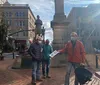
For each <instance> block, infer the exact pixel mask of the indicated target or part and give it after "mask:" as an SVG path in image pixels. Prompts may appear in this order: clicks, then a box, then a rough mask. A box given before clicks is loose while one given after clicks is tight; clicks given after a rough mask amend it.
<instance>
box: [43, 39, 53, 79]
mask: <svg viewBox="0 0 100 85" xmlns="http://www.w3.org/2000/svg"><path fill="white" fill-rule="evenodd" d="M51 53H52V47H51V46H50V45H49V40H48V39H47V40H46V41H45V43H44V45H43V61H42V74H43V78H50V76H49V69H50V56H49V55H50V54H51Z"/></svg>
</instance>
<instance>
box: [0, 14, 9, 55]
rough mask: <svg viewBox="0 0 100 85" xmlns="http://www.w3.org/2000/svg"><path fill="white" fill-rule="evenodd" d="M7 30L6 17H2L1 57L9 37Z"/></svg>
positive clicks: (0, 25) (0, 31)
mask: <svg viewBox="0 0 100 85" xmlns="http://www.w3.org/2000/svg"><path fill="white" fill-rule="evenodd" d="M7 28H8V25H7V24H6V23H5V20H4V16H2V19H1V22H0V50H1V53H0V54H1V55H2V53H3V47H4V45H5V44H6V37H7Z"/></svg>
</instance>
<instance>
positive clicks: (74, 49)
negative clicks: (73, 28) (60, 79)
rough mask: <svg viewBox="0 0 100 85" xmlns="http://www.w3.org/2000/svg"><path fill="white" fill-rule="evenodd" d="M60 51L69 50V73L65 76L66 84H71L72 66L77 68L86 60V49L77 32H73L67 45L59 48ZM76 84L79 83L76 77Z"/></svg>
mask: <svg viewBox="0 0 100 85" xmlns="http://www.w3.org/2000/svg"><path fill="white" fill-rule="evenodd" d="M59 52H60V53H63V52H67V55H68V64H67V65H68V67H67V74H66V76H65V84H64V85H69V79H70V73H71V69H72V67H73V68H74V69H75V68H77V67H78V66H80V64H83V63H84V62H85V49H84V46H83V44H82V42H81V41H79V40H78V35H77V33H76V32H72V33H71V40H70V41H68V43H67V44H66V45H65V47H64V48H63V49H61V50H59ZM74 85H78V81H77V78H76V77H75V83H74Z"/></svg>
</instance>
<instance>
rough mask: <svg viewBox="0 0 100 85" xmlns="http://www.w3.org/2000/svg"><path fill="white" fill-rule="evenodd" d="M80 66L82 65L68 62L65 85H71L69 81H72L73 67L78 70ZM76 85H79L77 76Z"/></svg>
mask: <svg viewBox="0 0 100 85" xmlns="http://www.w3.org/2000/svg"><path fill="white" fill-rule="evenodd" d="M79 66H80V63H72V62H68V64H67V72H66V76H65V84H64V85H70V84H69V80H70V73H71V70H72V67H73V68H74V70H75V68H77V67H79ZM74 85H78V81H77V78H76V76H75V83H74Z"/></svg>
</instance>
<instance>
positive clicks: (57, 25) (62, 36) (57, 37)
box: [51, 0, 69, 67]
mask: <svg viewBox="0 0 100 85" xmlns="http://www.w3.org/2000/svg"><path fill="white" fill-rule="evenodd" d="M68 24H69V22H68V21H67V19H66V15H65V14H64V0H55V15H54V18H53V21H51V27H52V28H53V33H54V41H53V48H54V50H59V49H61V48H63V47H64V44H65V43H66V41H68V39H67V36H66V35H67V26H68ZM66 61H67V58H66V55H65V54H62V55H59V54H58V55H57V56H55V57H54V58H53V59H52V61H51V66H52V67H59V66H63V65H65V64H66Z"/></svg>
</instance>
